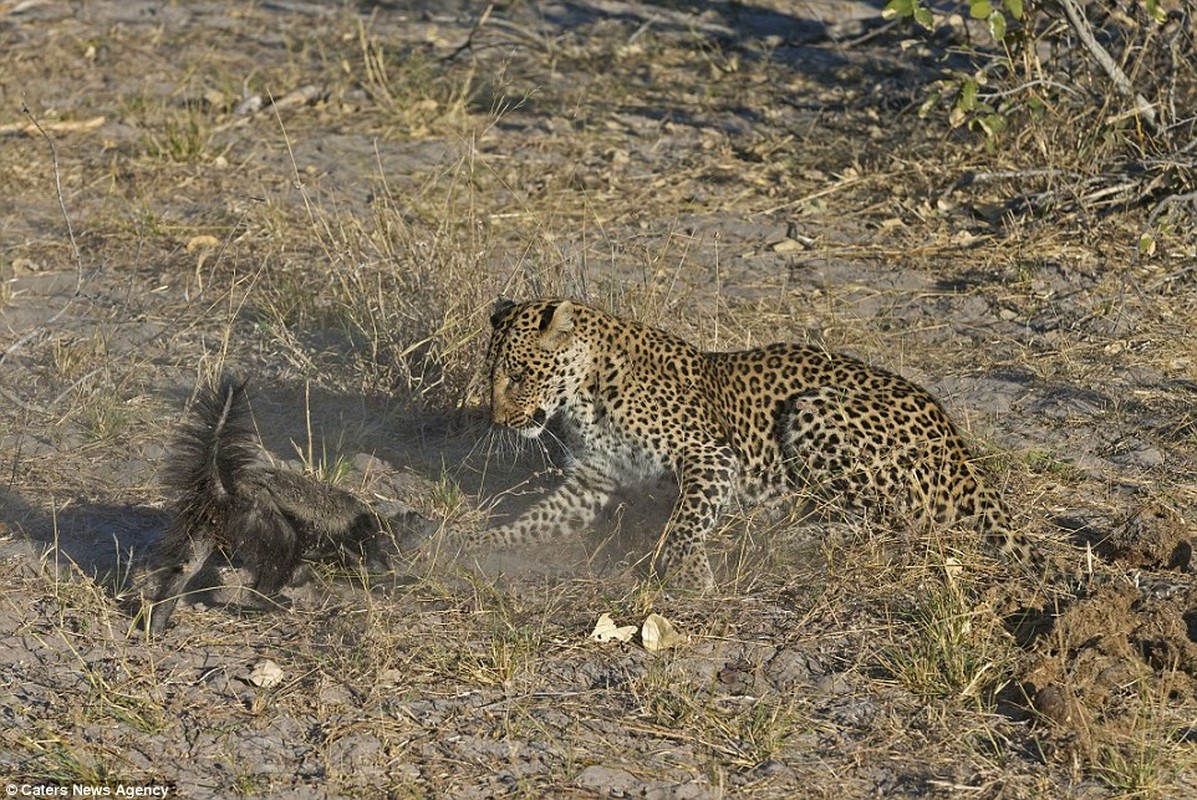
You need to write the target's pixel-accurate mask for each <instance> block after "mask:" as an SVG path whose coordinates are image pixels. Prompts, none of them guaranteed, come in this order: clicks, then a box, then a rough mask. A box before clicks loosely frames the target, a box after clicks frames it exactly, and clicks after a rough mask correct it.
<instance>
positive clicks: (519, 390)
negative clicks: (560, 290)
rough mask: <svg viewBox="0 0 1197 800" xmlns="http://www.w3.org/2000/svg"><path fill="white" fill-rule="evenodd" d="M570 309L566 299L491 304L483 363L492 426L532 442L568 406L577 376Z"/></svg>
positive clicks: (573, 306) (508, 301)
mask: <svg viewBox="0 0 1197 800" xmlns="http://www.w3.org/2000/svg"><path fill="white" fill-rule="evenodd" d="M575 309H576V306H575V305H574V304H573V303H571V302H570V301H568V300H534V301H530V302H526V303H518V304H517V303H513V302H511V301H510V300H500V301H499V302H498V303H497V304H495V309H494V313H492V314H491V318H490V323H491V326H492V327H493V328H494V331H493V334H492V336H491V340H490V348H489V350H488V352H487V364H488V366H489V368H490V410H491V419H492V421H493V422H494V423H495V424H496V425H503V426H506V427H508V428H513V429H515V430H516V431H518V432H519V433H520V434H521V435H523V436H526V437H528V438H535V437H537V436H539V435H540V434H541V432H542V431H543V430H544V428H545V425H546V424H548V421H549V419H550V418H551V417H552V416H553V414H555V413H556V412H558V411H559V410H561V409H562V408H564V407H565V406H566V404H567V403H568V402H569V400H570V394H571V392H572V391H573V390H574V388H575V381H574V380H572V378H573V377H574V376H576V375H577V374H578V368H577V363H576V362H577V360H578V355H579V349H578V347H577V346H576V336H575V331H574V323H575Z"/></svg>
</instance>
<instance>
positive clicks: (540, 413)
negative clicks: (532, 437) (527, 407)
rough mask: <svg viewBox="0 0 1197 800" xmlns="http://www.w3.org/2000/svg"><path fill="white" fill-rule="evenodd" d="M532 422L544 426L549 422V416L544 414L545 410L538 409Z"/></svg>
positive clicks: (534, 412)
mask: <svg viewBox="0 0 1197 800" xmlns="http://www.w3.org/2000/svg"><path fill="white" fill-rule="evenodd" d="M532 421H533V422H535V423H536V424H537V425H544V424H545V422H547V421H548V415H547V414H545V413H544V409H543V408H538V409H536V410H535V411H533V412H532Z"/></svg>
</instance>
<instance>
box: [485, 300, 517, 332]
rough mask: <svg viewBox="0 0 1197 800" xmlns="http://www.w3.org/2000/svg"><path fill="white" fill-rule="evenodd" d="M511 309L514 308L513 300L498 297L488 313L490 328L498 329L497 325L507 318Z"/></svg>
mask: <svg viewBox="0 0 1197 800" xmlns="http://www.w3.org/2000/svg"><path fill="white" fill-rule="evenodd" d="M513 308H515V301H514V300H509V299H508V298H506V297H500V298H499V299H498V300H496V301H495V305H494V307H493V308H492V309H491V311H490V326H491V327H492V328H497V327H499V323H500V322H502V321H503V320H504V319H505V318H506V317H507V315H508V314H509V313H510V312H511V309H513Z"/></svg>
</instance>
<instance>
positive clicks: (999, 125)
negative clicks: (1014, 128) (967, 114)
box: [977, 114, 1006, 139]
mask: <svg viewBox="0 0 1197 800" xmlns="http://www.w3.org/2000/svg"><path fill="white" fill-rule="evenodd" d="M977 122H978V123H980V125H981V127H982V128H984V129H985V134H986V135H987V136H989V138H990V139H996V138H997V137H998V135H999V134H1001V132H1002V131H1004V130H1006V118H1005V117H1003V116H1002V115H1001V114H986V115H985V116H983V117H979V118H978V119H977Z"/></svg>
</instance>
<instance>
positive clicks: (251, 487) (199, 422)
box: [138, 378, 387, 633]
mask: <svg viewBox="0 0 1197 800" xmlns="http://www.w3.org/2000/svg"><path fill="white" fill-rule="evenodd" d="M195 416H196V419H195V420H194V421H193V423H192V424H191V425H189V426H187V427H185V428H184V430H183V431H182V433H181V434H180V436H179V439H178V442H177V443H176V445H175V447H174V449H173V451H172V452H171V455H170V460H169V461H168V463H167V465H166V468H165V474H164V482H165V484H166V485H167V487H168V488H169V489H170V490H171V491H172V492H173V493H174V494H175V496H176V497H177V498H178V499H177V506H176V509H175V516H174V519H173V520H172V522H171V524H170V527H169V528H168V529H167V531H166V534H165V536H164V537H163V539H162V542H161V544H160V545H159V551H158V553H157V559H156V560H157V562H158V563H157V565H156V566H157V568H156V570H155V571H154V572H153V573H152V574H151V575H150V577H149V582H150V585H149V591H148V592H147V599H148V601H149V602H147V603H146V604H145V607H144V608H143V609H142V611H141V615H140V618H139V620H138V622H139V623H140V624H144V625H146V627H147V629H148V630H149V632H150V633H159V632H161V631H163V630H164V629H165V628H166V624H167V622H169V621H170V615H171V613H172V612H173V611H174V607H175V604H176V602H177V601H178V599H179V594H180V593H181V592H182V591H183V590H184V589H185V588H186V587H187V584H188V583H189V582H190V581H191V579H192V578H193V577H194V576H195V574H196V573H197V572H199V570H200V569H201V568H202V567H203V566H204V564H205V563H206V562H207V560H208V558H209V557H210V556H211V555H212V553H213V551H214V550H217V549H221V550H224V551H226V553H236V554H237V555H238V556H239V558H240V560H241V561H242V563H243V564H244V565H245V566H246V567H247V568H248V569H249V571H250V572H251V573H252V574H253V587H254V589H256V590H257V591H259V592H262V593H263V594H267V595H269V594H273V593H274V592H277V591H278V590H279V589H281V588H282V587H283V586H284V585H285V584H286V583H287V582H288V581H289V580H290V579H291V577H292V575H293V573H295V571H296V569H297V568H298V567H300V565H301V559H302V557H303V556H305V555H320V556H328V555H334V554H335V555H339V556H340V557H342V558H344V559H346V560H347V561H350V562H353V563H357V564H362V563H365V564H366V565H367V566H369V567H372V568H374V567H380V568H385V567H386V565H387V559H386V557H385V556H384V555H383V554H382V551H381V550H380V549H379V545H378V534H379V531H380V528H381V522H380V520H379V518H378V517H377V515H376V514H375V513H374V511H373V510H371V508H370V507H369V506H368V505H366V504H365V503H363V502H362V501H361V500H358V499H357V498H356V497H354V496H353V495H351V494H349V493H348V492H345V491H343V490H341V489H336V488H334V487H332V486H329V485H328V484H325V483H320V482H318V481H314V480H311V479H309V478H306V477H304V476H303V475H300V474H298V473H296V472H292V471H290V470H285V469H277V468H274V467H268V466H265V465H263V464H261V463H259V460H258V459H259V456H260V454H261V445H260V444H259V442H258V437H257V435H256V434H255V432H254V428H253V422H252V418H251V416H250V410H249V403H248V401H247V400H246V396H245V384H243V383H237V382H235V381H233V380H231V379H228V378H225V379H223V380H222V381H221V382H220V384H219V386H217V387H214V388H207V389H204V390H203V391H201V393H200V395H199V398H198V399H197V401H196V410H195Z"/></svg>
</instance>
